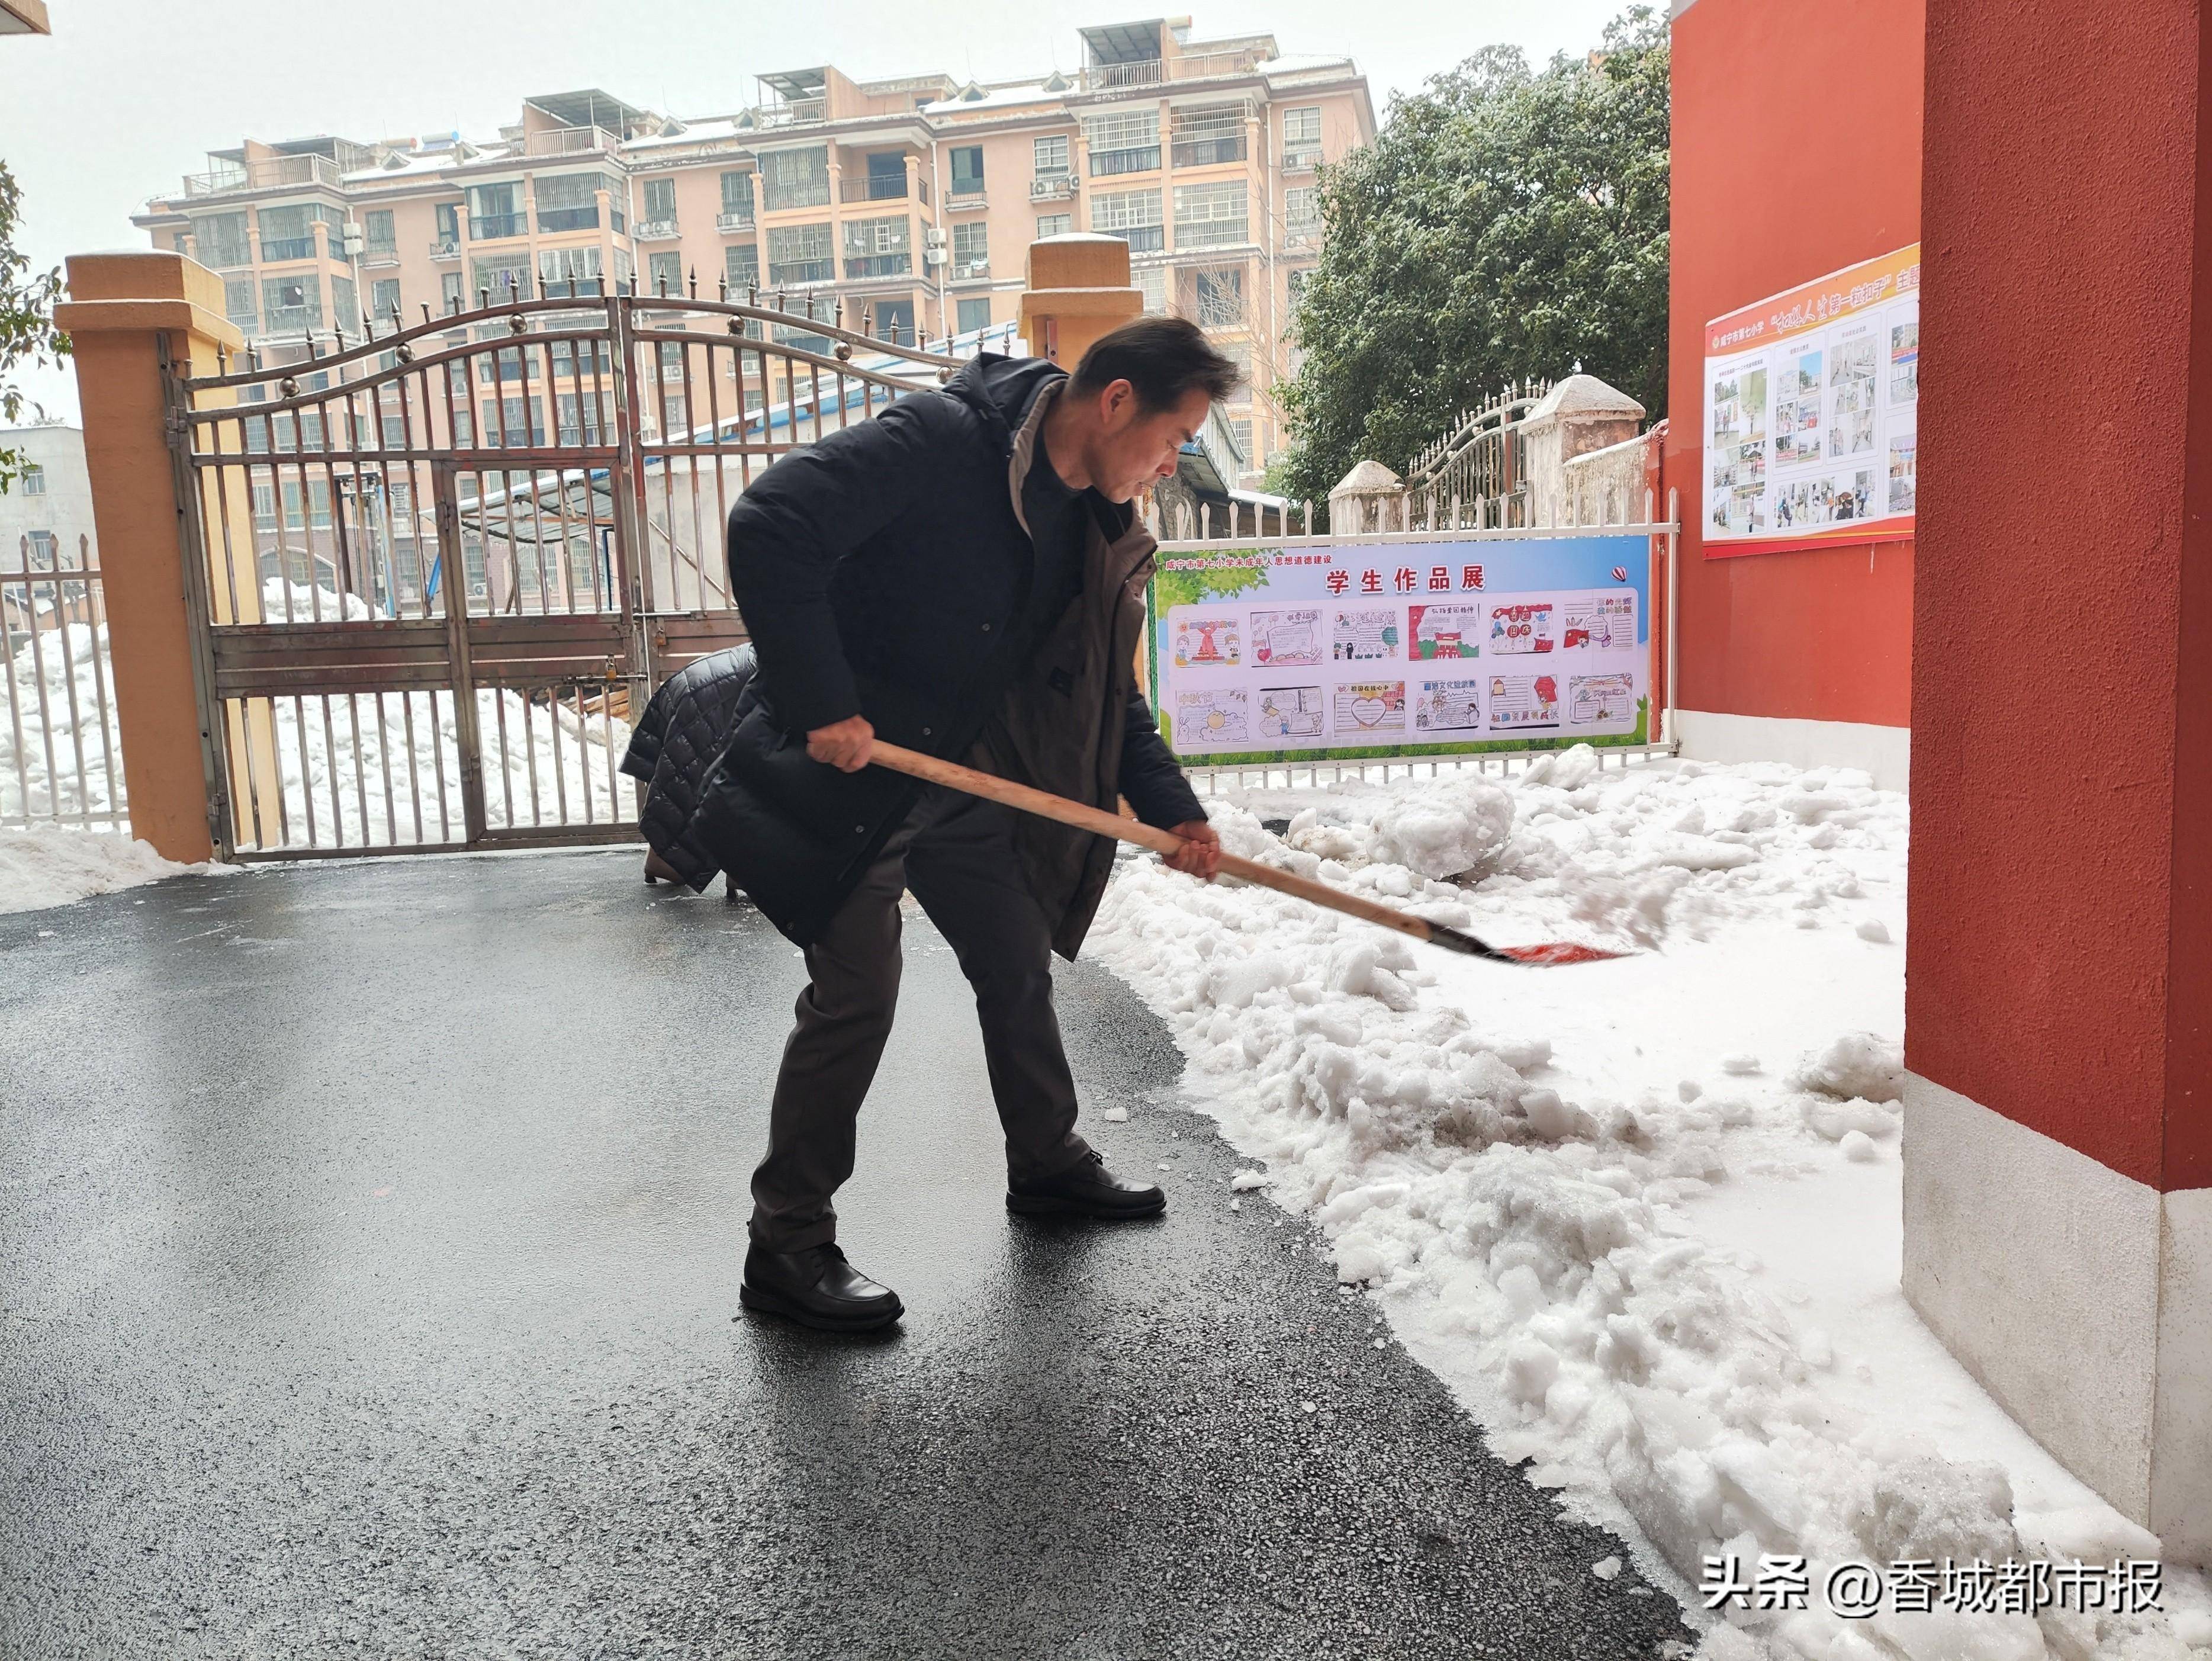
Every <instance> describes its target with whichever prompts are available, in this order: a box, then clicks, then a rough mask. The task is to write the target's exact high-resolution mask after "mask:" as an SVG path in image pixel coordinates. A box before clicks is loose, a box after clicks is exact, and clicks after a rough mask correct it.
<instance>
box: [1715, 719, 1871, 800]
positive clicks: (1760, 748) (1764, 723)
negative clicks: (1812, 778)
mask: <svg viewBox="0 0 2212 1661" xmlns="http://www.w3.org/2000/svg"><path fill="white" fill-rule="evenodd" d="M1674 721H1675V724H1676V727H1677V729H1678V730H1677V734H1676V735H1677V736H1678V737H1680V739H1681V740H1682V753H1683V754H1684V755H1685V756H1686V757H1689V758H1690V759H1691V760H1692V761H1721V762H1729V761H1779V762H1786V763H1787V764H1790V766H1792V767H1856V768H1858V769H1860V770H1862V771H1863V772H1868V773H1871V774H1873V775H1874V782H1875V784H1877V785H1879V786H1880V787H1881V788H1882V789H1884V790H1902V789H1904V788H1906V786H1907V785H1908V784H1909V783H1910V782H1911V774H1912V729H1911V727H1875V726H1870V725H1869V724H1868V723H1866V722H1864V721H1792V720H1786V719H1784V717H1782V716H1779V715H1720V714H1718V713H1717V712H1715V711H1712V710H1708V709H1677V710H1676V711H1675V712H1674Z"/></svg>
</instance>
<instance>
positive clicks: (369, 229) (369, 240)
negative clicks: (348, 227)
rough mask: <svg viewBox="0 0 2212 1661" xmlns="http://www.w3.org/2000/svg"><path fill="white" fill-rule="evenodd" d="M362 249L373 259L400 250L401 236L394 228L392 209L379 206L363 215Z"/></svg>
mask: <svg viewBox="0 0 2212 1661" xmlns="http://www.w3.org/2000/svg"><path fill="white" fill-rule="evenodd" d="M361 251H362V252H363V253H364V254H367V255H368V256H370V257H371V258H372V259H374V258H376V257H378V256H389V255H392V254H397V253H398V252H399V236H398V233H397V232H396V231H394V230H393V229H392V210H391V209H389V208H377V209H374V210H371V211H369V212H368V213H365V214H363V215H362V216H361Z"/></svg>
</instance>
